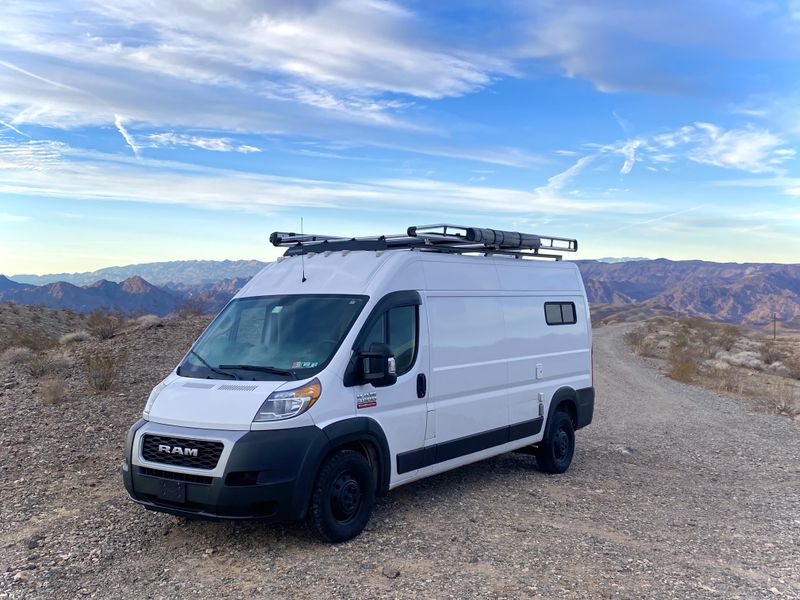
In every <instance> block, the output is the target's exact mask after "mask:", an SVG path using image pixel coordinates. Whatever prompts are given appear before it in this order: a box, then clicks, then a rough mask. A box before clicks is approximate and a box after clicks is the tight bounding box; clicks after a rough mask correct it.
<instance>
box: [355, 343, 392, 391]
mask: <svg viewBox="0 0 800 600" xmlns="http://www.w3.org/2000/svg"><path fill="white" fill-rule="evenodd" d="M358 367H359V369H358V378H359V379H360V380H361V381H360V383H371V384H372V385H374V386H375V387H386V386H387V385H392V384H393V383H394V382H396V381H397V365H396V362H395V358H394V356H393V355H392V350H391V348H389V346H388V345H387V344H372V345H371V346H370V347H369V352H360V353H359V354H358Z"/></svg>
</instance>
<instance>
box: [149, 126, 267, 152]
mask: <svg viewBox="0 0 800 600" xmlns="http://www.w3.org/2000/svg"><path fill="white" fill-rule="evenodd" d="M143 138H144V139H145V140H147V145H148V147H153V148H159V147H162V146H167V147H175V146H186V147H194V148H201V149H203V150H210V151H212V152H239V153H242V154H249V153H253V152H261V148H256V147H255V146H249V145H247V144H237V143H236V142H234V141H233V140H232V139H231V138H224V137H223V138H216V137H203V136H198V135H188V134H185V133H175V132H172V131H170V132H164V133H150V134H147V135H145V136H143Z"/></svg>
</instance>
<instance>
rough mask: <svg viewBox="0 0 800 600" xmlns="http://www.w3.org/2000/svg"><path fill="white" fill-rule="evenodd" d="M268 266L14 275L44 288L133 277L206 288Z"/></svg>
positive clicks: (183, 264)
mask: <svg viewBox="0 0 800 600" xmlns="http://www.w3.org/2000/svg"><path fill="white" fill-rule="evenodd" d="M266 264H267V263H265V262H261V261H260V260H176V261H169V262H154V263H142V264H136V265H126V266H123V267H106V268H104V269H98V270H97V271H88V272H85V273H56V274H53V275H12V276H11V279H12V280H14V281H16V282H18V283H28V284H33V285H44V284H47V283H54V282H56V281H65V282H67V283H71V284H73V285H78V286H83V285H91V284H92V283H94V282H95V281H99V280H101V279H105V280H107V281H115V282H121V281H125V280H126V279H129V278H131V277H134V276H138V277H141V278H143V279H145V280H146V281H148V282H149V283H151V284H153V285H155V286H158V287H172V286H180V285H184V286H187V285H203V284H207V283H216V282H218V281H221V280H223V279H231V278H236V277H247V278H250V277H252V276H253V275H255V274H256V273H258V272H259V271H260V270H261V269H263V268H264V266H265V265H266Z"/></svg>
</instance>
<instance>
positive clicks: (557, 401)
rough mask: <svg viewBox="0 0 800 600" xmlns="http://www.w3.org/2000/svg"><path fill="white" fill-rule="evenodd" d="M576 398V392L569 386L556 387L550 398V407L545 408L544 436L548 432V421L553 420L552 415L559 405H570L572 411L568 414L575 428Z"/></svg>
mask: <svg viewBox="0 0 800 600" xmlns="http://www.w3.org/2000/svg"><path fill="white" fill-rule="evenodd" d="M577 398H578V394H577V392H576V391H575V390H574V389H572V388H571V387H569V386H564V387H561V388H558V389H557V390H556V391H555V393H554V394H553V398H552V399H551V400H550V408H549V409H547V423H546V424H545V428H544V437H545V438H546V437H547V436H548V434H549V433H550V423H551V422H552V421H553V415H554V414H555V413H556V411H557V410H558V409H559V408H560V407H562V406H565V405H567V406H570V407H571V409H572V411H571V415H570V416H571V417H572V420H573V425H575V426H576V429H577V422H576V421H577V411H578V407H577V401H578V400H577Z"/></svg>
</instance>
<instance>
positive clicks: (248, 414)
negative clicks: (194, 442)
mask: <svg viewBox="0 0 800 600" xmlns="http://www.w3.org/2000/svg"><path fill="white" fill-rule="evenodd" d="M287 383H290V384H292V385H294V384H295V383H296V382H294V381H291V382H287V381H234V380H222V379H221V380H216V379H194V378H190V377H177V378H176V379H174V380H172V381H171V382H169V384H168V385H167V386H166V387H165V388H164V389H163V390H161V393H160V394H158V397H157V398H156V400H155V402H154V403H153V405H152V406H151V407H150V413H149V415H148V416H147V418H148V419H149V420H150V421H153V422H154V423H163V424H164V425H177V426H180V427H195V428H199V429H229V430H240V431H248V430H250V425H251V424H252V422H253V417H255V415H256V412H258V409H259V408H261V405H262V404H263V403H264V400H266V399H267V396H269V395H270V394H271V393H272V392H274V391H275V390H277V389H278V388H280V387H281V386H284V385H286V384H287Z"/></svg>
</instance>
